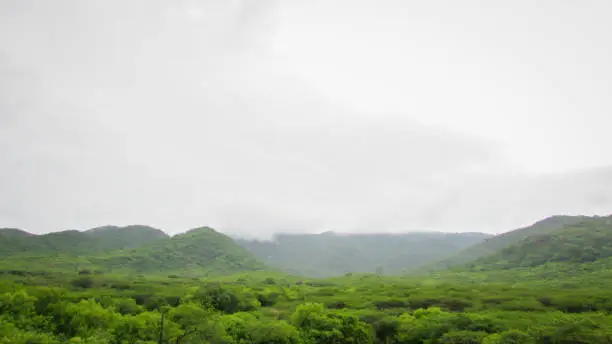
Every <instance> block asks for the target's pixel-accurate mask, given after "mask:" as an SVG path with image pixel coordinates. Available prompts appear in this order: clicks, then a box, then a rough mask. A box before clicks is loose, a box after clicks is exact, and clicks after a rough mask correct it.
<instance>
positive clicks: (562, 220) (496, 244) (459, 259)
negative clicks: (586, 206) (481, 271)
mask: <svg viewBox="0 0 612 344" xmlns="http://www.w3.org/2000/svg"><path fill="white" fill-rule="evenodd" d="M588 219H590V218H589V217H588V216H551V217H549V218H546V219H544V220H541V221H538V222H536V223H534V224H533V225H531V226H528V227H523V228H519V229H515V230H513V231H510V232H506V233H503V234H500V235H496V236H494V237H490V238H487V239H485V240H484V241H482V242H480V243H477V244H475V245H473V246H470V247H468V248H466V249H464V250H462V251H460V252H458V253H456V254H454V255H451V256H449V257H447V258H445V259H442V260H440V261H439V262H436V263H434V264H427V265H425V267H424V269H433V270H439V269H446V268H449V267H455V266H457V267H458V266H461V265H465V264H467V263H470V262H472V261H475V260H477V259H479V258H483V257H487V256H490V255H493V254H495V253H497V252H498V251H500V250H502V249H505V248H507V247H509V246H511V245H513V244H516V243H518V242H520V241H521V240H523V239H525V238H527V237H529V236H532V235H538V234H546V233H549V232H552V231H555V230H558V229H561V228H563V227H564V226H567V225H573V224H577V223H580V222H582V221H585V220H588Z"/></svg>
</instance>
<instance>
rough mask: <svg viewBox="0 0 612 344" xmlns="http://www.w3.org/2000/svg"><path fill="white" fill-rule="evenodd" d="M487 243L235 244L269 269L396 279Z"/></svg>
mask: <svg viewBox="0 0 612 344" xmlns="http://www.w3.org/2000/svg"><path fill="white" fill-rule="evenodd" d="M488 237H490V235H487V234H483V233H436V232H415V233H402V234H349V235H345V234H336V233H333V232H325V233H322V234H279V235H276V236H275V237H274V239H273V240H272V241H258V240H241V239H236V242H237V243H238V244H239V245H241V246H243V247H244V248H246V249H247V250H249V251H251V252H252V253H253V254H255V255H256V256H257V257H258V258H259V259H260V260H262V261H263V262H264V263H266V264H267V265H268V266H271V267H276V268H279V269H281V270H283V271H285V272H288V273H292V274H297V275H302V276H311V277H328V276H337V275H343V274H345V273H350V272H369V273H375V272H376V273H379V274H381V273H384V274H398V273H402V272H404V271H406V270H409V269H413V268H416V267H420V266H422V265H424V264H427V263H432V262H435V261H438V260H440V259H442V258H444V257H448V256H449V255H452V254H454V253H457V252H459V251H460V250H462V249H465V248H467V247H470V246H472V245H474V244H476V243H478V242H481V241H482V240H484V239H486V238H488Z"/></svg>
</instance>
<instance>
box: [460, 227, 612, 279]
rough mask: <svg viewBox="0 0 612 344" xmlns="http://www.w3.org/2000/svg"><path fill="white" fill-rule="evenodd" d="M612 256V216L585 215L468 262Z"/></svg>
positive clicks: (511, 263)
mask: <svg viewBox="0 0 612 344" xmlns="http://www.w3.org/2000/svg"><path fill="white" fill-rule="evenodd" d="M610 257H612V216H608V217H593V218H584V219H582V220H581V221H580V222H577V223H571V224H568V225H565V226H563V227H562V228H561V229H557V230H553V231H549V232H546V233H541V234H535V235H531V236H528V237H526V238H524V239H522V240H520V241H519V242H517V243H515V244H512V245H510V246H509V247H507V248H504V249H502V250H500V251H499V252H497V253H495V254H493V255H490V256H487V257H483V258H480V259H478V260H476V261H474V262H473V263H471V264H470V265H471V266H473V267H480V268H484V269H499V268H502V269H510V268H517V267H534V266H538V265H542V264H546V263H553V262H567V263H587V262H593V261H596V260H602V259H607V258H610Z"/></svg>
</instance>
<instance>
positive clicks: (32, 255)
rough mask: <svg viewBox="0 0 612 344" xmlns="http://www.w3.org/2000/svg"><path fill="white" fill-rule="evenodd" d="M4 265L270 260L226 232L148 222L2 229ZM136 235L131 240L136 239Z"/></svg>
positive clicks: (180, 268)
mask: <svg viewBox="0 0 612 344" xmlns="http://www.w3.org/2000/svg"><path fill="white" fill-rule="evenodd" d="M0 233H5V234H4V235H2V236H0V253H1V254H2V255H3V258H4V259H3V261H2V262H1V263H0V267H4V268H25V269H27V268H29V267H32V266H37V267H39V268H41V267H44V268H45V269H46V270H53V271H65V270H67V269H69V270H83V269H87V270H90V271H99V272H102V271H104V272H107V273H109V272H124V273H135V272H139V273H150V272H158V271H165V272H173V273H183V274H185V273H193V274H194V275H198V276H205V275H207V274H227V273H234V272H239V271H245V270H259V269H263V268H264V265H263V264H262V263H261V262H259V261H258V260H257V259H256V258H255V257H254V256H253V255H252V254H250V253H249V252H248V251H246V250H245V249H244V248H242V247H240V246H238V245H236V243H235V242H233V241H232V239H231V238H229V237H228V236H226V235H223V234H221V233H218V232H216V231H214V230H213V229H211V228H207V227H203V228H197V229H193V230H190V231H188V232H186V233H184V234H179V235H175V236H173V237H168V236H167V235H166V234H165V233H163V232H161V231H159V230H156V229H153V228H150V227H143V226H128V227H125V228H117V227H103V228H97V229H93V230H89V231H85V232H79V231H76V230H74V231H63V232H56V233H50V234H45V235H28V234H27V233H25V232H16V231H15V230H12V229H9V230H0ZM131 239H133V240H132V241H131V242H130V240H131Z"/></svg>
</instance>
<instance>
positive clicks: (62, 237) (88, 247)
mask: <svg viewBox="0 0 612 344" xmlns="http://www.w3.org/2000/svg"><path fill="white" fill-rule="evenodd" d="M165 238H168V235H167V234H166V233H164V232H163V231H161V230H159V229H155V228H152V227H148V226H140V225H133V226H127V227H116V226H106V227H99V228H94V229H90V230H87V231H83V232H81V231H77V230H67V231H61V232H53V233H48V234H42V235H35V234H31V233H28V232H25V231H22V230H19V229H14V228H13V229H11V228H7V229H0V254H5V255H6V254H18V253H25V252H29V253H64V254H91V253H94V252H104V251H111V250H121V249H128V248H136V247H140V246H143V245H146V244H149V243H151V242H154V241H157V240H160V239H165Z"/></svg>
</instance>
